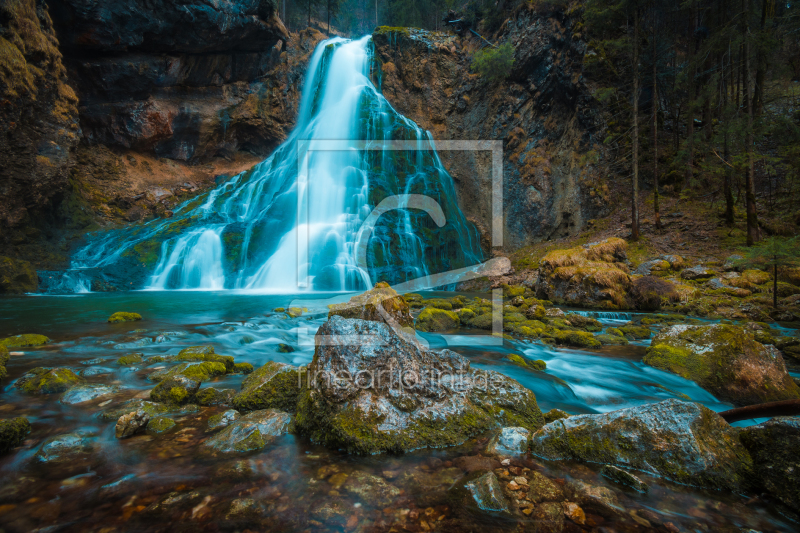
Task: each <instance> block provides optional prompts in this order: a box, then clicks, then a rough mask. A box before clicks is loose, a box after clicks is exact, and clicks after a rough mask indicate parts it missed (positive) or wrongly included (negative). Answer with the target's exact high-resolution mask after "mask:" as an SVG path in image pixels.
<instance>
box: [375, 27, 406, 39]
mask: <svg viewBox="0 0 800 533" xmlns="http://www.w3.org/2000/svg"><path fill="white" fill-rule="evenodd" d="M392 34H398V35H402V36H403V37H408V36H410V35H411V32H410V30H409V28H404V27H399V26H379V27H377V28H375V31H374V32H373V35H387V36H391V35H392Z"/></svg>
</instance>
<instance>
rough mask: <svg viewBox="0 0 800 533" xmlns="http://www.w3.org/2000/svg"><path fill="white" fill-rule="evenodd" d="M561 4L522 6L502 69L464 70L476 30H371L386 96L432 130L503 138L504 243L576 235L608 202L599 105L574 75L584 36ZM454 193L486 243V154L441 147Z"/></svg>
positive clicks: (508, 29)
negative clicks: (555, 7) (506, 71)
mask: <svg viewBox="0 0 800 533" xmlns="http://www.w3.org/2000/svg"><path fill="white" fill-rule="evenodd" d="M576 22H577V20H576V19H574V18H572V17H570V16H569V15H567V14H564V13H560V12H552V13H548V14H541V13H537V12H534V11H528V10H523V11H521V12H519V13H518V14H517V15H516V16H515V17H513V18H511V19H509V21H508V23H507V25H506V26H505V28H504V30H503V34H502V36H501V37H500V38H499V39H498V42H505V41H510V42H511V43H513V45H514V48H515V56H514V59H515V61H514V67H513V71H512V73H511V76H510V77H509V79H507V80H506V81H505V82H503V83H502V84H499V85H490V84H488V83H486V82H484V81H483V80H481V79H480V77H479V76H478V75H476V74H471V73H470V61H471V56H472V54H473V53H474V52H475V51H476V50H477V49H478V48H479V47H480V46H482V44H481V41H480V40H479V39H478V38H477V37H475V36H474V35H471V34H467V36H465V37H459V36H457V35H454V34H452V33H446V32H427V31H419V30H408V29H405V28H400V29H398V28H380V29H378V30H377V31H376V32H375V34H374V41H375V47H376V51H377V54H378V57H379V59H380V60H381V62H382V67H381V78H382V79H381V82H382V89H383V93H384V95H385V96H386V98H387V99H388V100H389V101H390V102H391V103H392V105H393V106H395V107H396V108H397V110H398V111H400V112H401V113H403V114H404V115H406V116H407V117H409V118H411V119H413V120H414V121H416V122H417V123H418V124H419V125H420V126H422V127H423V128H425V129H428V130H429V131H431V133H432V135H433V137H434V138H435V139H442V140H477V139H498V140H502V141H503V172H504V184H503V195H504V202H503V207H504V227H503V230H504V243H503V244H504V246H503V248H504V250H505V251H509V250H514V249H516V248H519V247H520V246H524V245H527V244H530V243H532V242H537V241H541V240H547V239H550V238H559V237H564V236H567V235H574V234H576V233H577V232H578V231H580V229H581V228H582V227H583V226H584V225H585V223H586V222H587V221H588V220H589V219H592V218H595V217H597V216H601V215H602V214H603V213H605V210H606V209H607V206H608V203H607V198H606V195H607V194H608V192H607V189H606V188H605V187H604V185H603V178H604V177H605V167H604V152H603V150H602V148H600V147H599V146H598V144H600V143H601V140H598V138H597V135H598V130H599V122H598V113H597V110H596V107H594V106H595V100H594V98H593V97H592V96H591V94H590V91H589V88H588V87H587V85H586V83H585V81H584V79H583V77H582V73H581V71H582V63H583V56H584V54H585V53H586V44H585V43H584V42H583V41H582V40H581V39H580V36H579V35H575V24H576ZM440 155H441V157H442V159H443V161H444V162H445V165H446V166H447V168H448V170H450V172H451V174H452V175H453V178H454V179H455V180H456V188H457V190H458V194H459V202H460V204H461V208H462V210H463V211H464V212H465V214H466V215H467V217H468V219H470V220H471V221H473V222H474V223H475V224H476V225H477V226H478V227H479V228H480V229H481V232H482V234H483V235H484V248H485V249H486V248H487V247H488V235H489V233H490V225H491V224H490V223H491V207H490V203H489V201H488V199H489V198H490V191H491V184H490V181H489V180H490V176H491V157H490V156H489V154H488V153H487V152H478V153H470V152H450V153H447V152H440Z"/></svg>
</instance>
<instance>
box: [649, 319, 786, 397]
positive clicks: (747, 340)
mask: <svg viewBox="0 0 800 533" xmlns="http://www.w3.org/2000/svg"><path fill="white" fill-rule="evenodd" d="M643 361H644V363H645V364H648V365H650V366H653V367H655V368H660V369H661V370H667V371H669V372H672V373H674V374H678V375H679V376H682V377H684V378H686V379H690V380H692V381H695V382H697V384H698V385H700V386H701V387H703V388H704V389H706V390H707V391H709V392H711V393H712V394H714V395H715V396H716V397H717V398H719V399H720V400H723V401H728V402H731V403H733V404H735V405H751V404H756V403H765V402H773V401H778V400H789V399H796V398H800V387H798V386H797V384H796V383H795V382H794V381H793V380H792V377H791V376H790V375H789V373H788V372H787V370H786V365H785V363H784V361H783V357H782V356H781V354H780V352H779V351H778V349H777V348H775V347H773V346H765V345H763V344H761V343H759V342H756V341H755V340H754V339H753V335H752V334H751V333H748V332H747V331H745V330H744V329H742V328H741V327H739V326H733V325H725V324H714V325H711V326H686V325H679V326H671V327H668V328H664V329H663V330H661V332H659V334H658V335H656V336H655V338H653V342H652V344H651V346H650V348H648V350H647V354H646V355H645V357H644V359H643Z"/></svg>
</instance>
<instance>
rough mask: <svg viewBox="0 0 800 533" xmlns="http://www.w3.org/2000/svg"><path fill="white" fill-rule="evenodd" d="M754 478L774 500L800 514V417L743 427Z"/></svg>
mask: <svg viewBox="0 0 800 533" xmlns="http://www.w3.org/2000/svg"><path fill="white" fill-rule="evenodd" d="M740 438H741V440H742V443H743V444H744V446H745V448H747V450H748V451H749V452H750V455H751V456H752V457H753V463H754V468H753V471H754V474H755V478H756V479H757V480H758V483H759V485H760V486H761V487H763V488H764V489H766V490H767V491H768V492H769V493H770V494H771V495H772V496H773V497H774V498H776V499H778V500H780V501H781V502H782V503H784V504H785V505H787V506H789V507H790V508H792V509H793V510H794V511H795V512H798V513H800V417H796V416H794V417H789V416H779V417H776V418H773V419H771V420H768V421H766V422H762V423H761V424H758V425H755V426H749V427H746V428H743V429H742V431H741V433H740Z"/></svg>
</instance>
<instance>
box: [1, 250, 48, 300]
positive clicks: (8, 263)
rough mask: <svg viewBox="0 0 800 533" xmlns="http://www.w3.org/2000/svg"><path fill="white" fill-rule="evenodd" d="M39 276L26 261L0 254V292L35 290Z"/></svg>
mask: <svg viewBox="0 0 800 533" xmlns="http://www.w3.org/2000/svg"><path fill="white" fill-rule="evenodd" d="M38 288H39V276H37V275H36V270H35V269H34V268H33V265H31V264H30V263H29V262H28V261H24V260H22V259H12V258H10V257H3V256H0V294H25V293H28V292H36V290H37V289H38Z"/></svg>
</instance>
